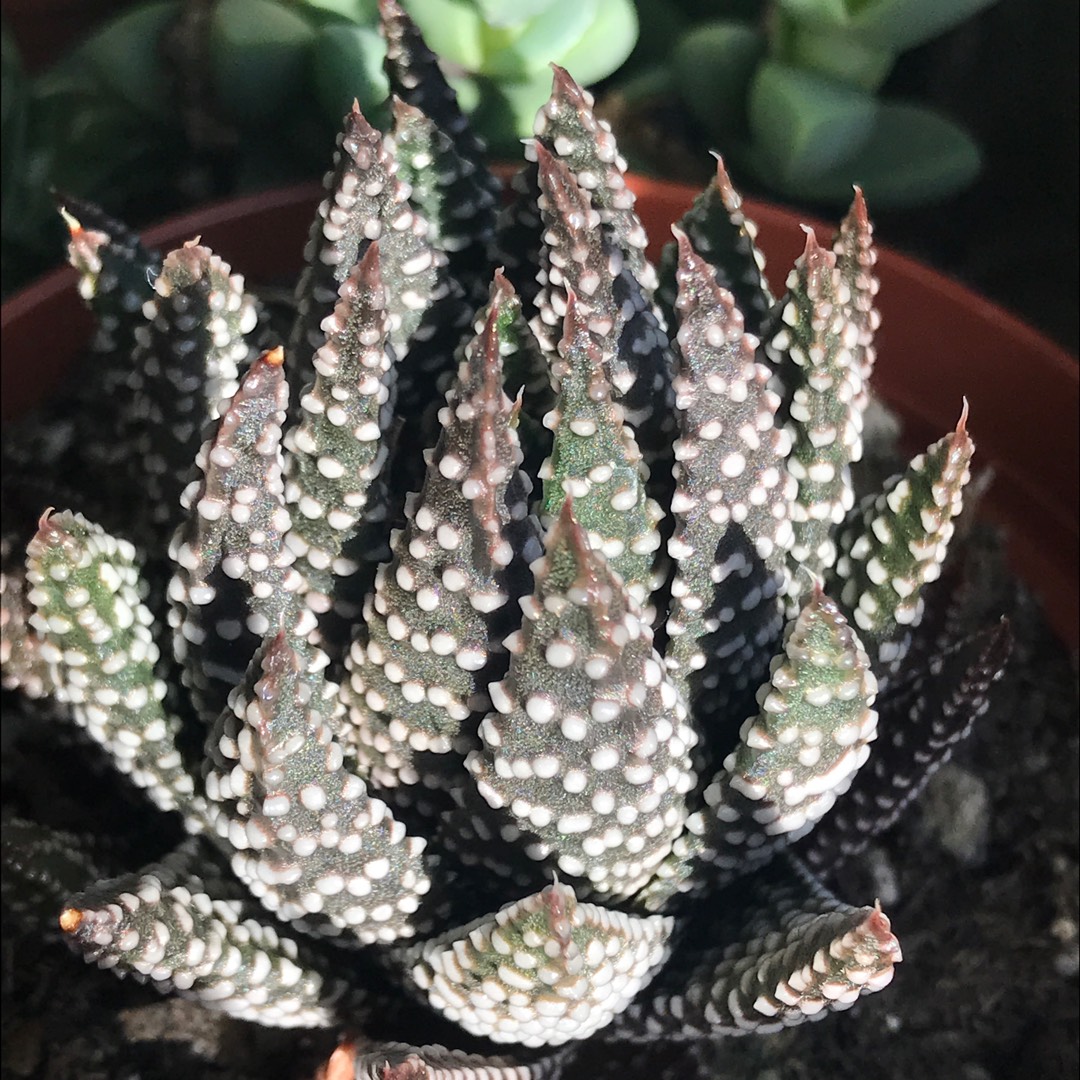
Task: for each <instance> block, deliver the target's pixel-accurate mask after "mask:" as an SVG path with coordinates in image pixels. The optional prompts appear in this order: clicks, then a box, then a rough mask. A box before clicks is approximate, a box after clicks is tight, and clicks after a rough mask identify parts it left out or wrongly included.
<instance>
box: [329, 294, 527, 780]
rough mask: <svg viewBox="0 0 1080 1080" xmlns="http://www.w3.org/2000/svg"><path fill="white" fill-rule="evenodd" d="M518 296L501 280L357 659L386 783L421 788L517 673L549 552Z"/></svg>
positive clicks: (360, 744) (357, 697)
mask: <svg viewBox="0 0 1080 1080" xmlns="http://www.w3.org/2000/svg"><path fill="white" fill-rule="evenodd" d="M515 305H516V300H515V298H514V296H513V293H512V291H509V284H508V283H507V282H506V281H505V279H500V281H499V282H498V283H497V284H496V287H495V294H494V296H493V298H492V302H491V305H490V306H489V317H488V321H487V323H486V324H485V326H484V328H483V330H482V331H481V332H480V334H479V335H478V336H477V337H476V338H474V339H473V341H472V342H471V343H470V345H469V346H468V348H467V349H466V351H465V358H464V360H463V362H462V364H461V367H460V369H459V372H458V381H457V383H456V385H455V387H454V388H453V390H452V391H451V393H450V394H449V395H448V396H447V402H446V405H445V407H444V408H443V410H442V411H441V413H440V423H441V425H442V429H443V430H442V435H441V436H440V439H439V443H438V445H437V446H436V448H435V450H434V453H433V455H432V457H431V461H430V465H429V467H428V471H427V477H426V479H425V481H424V486H423V489H422V490H421V492H420V494H419V496H418V497H417V498H415V499H414V500H413V501H412V502H411V504H410V506H409V507H407V510H406V525H405V528H404V530H402V531H401V532H400V533H399V534H398V535H397V536H396V538H395V540H394V545H393V552H394V554H393V557H392V559H391V561H390V562H389V563H388V564H386V565H384V566H382V567H380V569H379V572H378V575H377V578H376V588H375V592H374V594H373V595H371V596H369V598H368V601H367V603H366V604H365V624H366V628H365V633H364V636H363V637H362V638H358V639H357V640H356V641H355V642H354V643H353V646H352V649H351V650H350V654H349V658H348V660H347V662H346V667H347V669H348V671H349V686H348V690H347V698H348V701H349V705H350V716H351V718H352V722H353V725H354V726H355V728H356V746H357V751H358V753H359V754H360V759H361V761H365V762H366V763H367V764H368V765H369V767H373V768H375V767H377V768H378V773H377V778H378V782H379V783H380V784H383V785H390V786H394V785H397V784H400V783H406V784H413V783H415V782H416V781H417V779H418V775H417V772H416V768H415V766H414V764H413V763H412V757H413V754H414V752H415V751H431V752H434V753H438V754H446V753H448V752H449V751H450V750H451V749H452V747H453V743H454V741H455V739H456V738H457V737H458V734H459V731H460V730H461V728H462V725H463V724H464V722H465V721H466V720H467V719H468V718H469V716H470V714H471V713H472V712H473V710H474V709H475V708H478V707H479V708H483V707H485V706H484V705H483V704H479V705H478V704H477V703H478V702H482V701H485V699H484V697H483V692H484V687H485V685H486V683H487V681H488V679H490V678H491V677H492V675H493V672H495V671H498V670H499V669H500V668H503V669H504V666H505V662H506V661H505V650H504V649H503V647H502V644H501V642H502V639H503V637H504V636H505V635H506V634H507V633H508V632H509V631H510V629H512V627H511V625H510V619H511V618H512V612H513V610H514V607H515V604H516V601H517V599H518V597H520V596H522V595H524V593H525V592H526V591H527V590H528V588H529V579H528V573H527V566H528V564H529V562H531V561H532V560H533V559H535V558H536V557H537V556H538V555H539V554H540V543H539V537H538V532H537V525H536V522H535V519H533V518H531V517H530V516H529V515H528V496H529V492H530V488H531V485H530V483H529V481H528V479H527V478H526V477H525V475H524V474H523V473H522V472H521V471H520V464H521V450H520V448H519V446H518V440H517V434H516V432H515V430H514V425H513V406H512V405H511V402H510V399H509V398H508V397H507V396H506V395H505V393H504V392H503V389H502V382H503V380H502V363H501V356H500V326H501V325H502V324H503V323H504V322H505V321H506V320H507V318H508V317H510V311H509V310H508V309H510V310H512V309H513V308H514V307H515Z"/></svg>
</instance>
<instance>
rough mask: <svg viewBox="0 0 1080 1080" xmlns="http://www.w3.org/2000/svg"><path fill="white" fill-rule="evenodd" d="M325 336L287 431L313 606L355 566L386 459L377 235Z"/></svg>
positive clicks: (320, 605) (294, 506) (294, 542)
mask: <svg viewBox="0 0 1080 1080" xmlns="http://www.w3.org/2000/svg"><path fill="white" fill-rule="evenodd" d="M323 326H324V327H325V328H326V332H327V338H326V342H325V344H323V345H322V346H321V348H319V349H318V351H317V352H316V353H315V357H314V365H315V381H314V383H313V384H311V385H310V386H309V387H308V388H307V389H306V390H305V392H304V393H303V394H302V396H301V398H300V409H301V418H300V422H299V423H298V424H297V426H296V427H294V428H292V429H291V430H290V431H289V432H288V433H287V434H286V436H285V446H286V450H287V453H286V457H285V472H286V481H285V501H286V504H287V505H288V506H289V507H290V508H291V526H290V528H289V531H288V533H287V534H286V538H285V543H286V545H287V546H288V548H289V550H290V551H291V552H292V553H293V554H294V555H296V557H297V559H298V562H299V565H298V570H299V571H300V573H301V575H302V577H303V578H304V583H303V586H302V588H303V589H304V594H305V595H304V599H305V601H306V603H307V605H308V606H309V607H310V608H311V609H312V610H313V611H316V612H324V611H327V610H328V609H329V607H330V605H331V602H332V599H331V594H332V592H333V587H334V576H335V574H340V573H341V572H342V571H343V570H355V569H356V566H355V563H352V562H350V561H349V560H344V559H342V558H341V557H340V556H341V553H342V549H343V547H344V545H345V544H346V542H347V541H348V540H349V539H350V537H352V536H354V535H355V534H356V532H357V530H358V529H359V527H360V522H361V516H362V514H363V511H364V509H365V508H366V507H368V505H369V503H370V496H371V494H372V492H371V488H372V484H373V482H374V481H375V480H376V478H377V477H378V476H379V473H380V472H381V470H382V468H383V466H384V465H385V463H386V457H387V444H386V439H385V438H384V436H385V433H386V430H387V428H388V427H389V424H390V415H389V413H390V407H391V404H392V394H391V390H392V383H393V377H392V369H391V363H390V361H391V357H390V354H389V353H388V351H387V341H386V335H387V330H388V319H387V315H386V290H385V288H384V287H383V282H382V275H381V274H380V271H379V242H378V241H377V240H376V241H373V242H372V243H371V245H370V246H369V247H368V249H367V251H365V253H364V255H363V257H362V258H361V259H360V261H359V262H358V263H357V264H356V266H355V267H353V269H352V271H351V272H350V273H349V276H348V277H347V278H346V279H345V281H344V282H342V285H341V288H340V290H339V299H338V302H337V305H336V306H335V308H334V312H333V314H332V315H331V316H330V317H329V320H327V321H324V323H323Z"/></svg>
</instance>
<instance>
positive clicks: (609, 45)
mask: <svg viewBox="0 0 1080 1080" xmlns="http://www.w3.org/2000/svg"><path fill="white" fill-rule="evenodd" d="M637 35H638V21H637V12H636V11H635V10H634V5H633V3H632V2H631V0H600V5H599V7H598V9H597V12H596V16H595V18H594V20H593V24H592V27H591V28H590V30H589V32H588V33H587V34H586V35H585V37H583V38H582V39H581V41H579V42H578V43H577V45H575V46H574V47H573V48H572V49H570V50H569V51H568V52H565V53H563V55H562V59H561V60H560V61H559V63H560V64H561V65H562V66H563V67H564V68H566V70H567V71H569V72H570V74H571V75H573V76H574V78H575V79H577V81H578V82H579V83H581V85H582V86H588V85H589V84H590V83H594V82H599V81H600V80H601V79H604V78H606V77H607V76H608V75H610V74H611V73H612V72H613V71H615V69H616V68H618V66H619V65H620V64H621V63H622V62H623V61H624V60H625V59H626V58H627V57H628V56H629V55H630V53H631V52H632V51H633V49H634V42H635V41H637Z"/></svg>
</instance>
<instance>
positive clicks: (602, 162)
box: [534, 64, 656, 299]
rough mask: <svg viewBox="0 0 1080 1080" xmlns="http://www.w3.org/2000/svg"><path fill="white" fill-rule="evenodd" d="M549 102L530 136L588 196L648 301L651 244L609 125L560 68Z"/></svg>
mask: <svg viewBox="0 0 1080 1080" xmlns="http://www.w3.org/2000/svg"><path fill="white" fill-rule="evenodd" d="M551 68H552V71H553V72H554V78H553V80H552V85H551V97H550V98H548V100H547V102H545V104H544V105H543V106H541V108H540V111H539V112H538V113H537V114H536V124H535V127H534V133H535V134H536V137H537V138H538V139H540V140H541V141H542V142H543V143H544V145H545V146H546V147H547V149H548V150H550V151H551V152H552V153H553V154H555V155H556V156H557V157H559V158H561V159H562V160H563V161H564V162H565V163H566V164H567V165H569V167H570V169H571V170H572V171H573V173H574V175H575V176H576V178H577V182H578V183H579V184H580V185H581V186H582V187H583V188H584V189H585V190H586V191H588V192H589V193H590V196H591V198H592V203H593V206H594V207H595V208H596V209H597V210H598V211H599V212H600V220H601V221H602V222H603V223H604V224H605V225H606V226H608V228H609V229H610V231H611V236H612V238H613V239H614V241H615V243H616V245H618V247H619V249H620V250H621V251H622V254H623V263H624V265H625V266H627V267H628V268H629V269H630V271H631V273H633V274H634V276H635V277H636V278H637V280H638V282H639V284H640V285H641V288H642V291H643V292H644V294H645V297H646V299H648V298H650V297H651V296H652V293H653V291H654V290H655V289H656V270H655V269H654V268H653V266H652V264H651V263H650V262H649V260H648V258H647V257H646V255H645V248H646V246H647V244H648V242H649V238H648V236H647V235H646V234H645V227H644V226H643V225H642V224H641V219H640V218H639V217H638V215H637V212H636V211H635V210H634V202H635V198H634V193H633V192H632V191H631V190H630V189H629V188H628V187H627V185H626V178H625V174H626V161H625V160H624V159H623V158H622V157H621V156H620V155H619V153H618V150H617V148H616V145H615V137H614V135H612V133H611V125H610V124H608V123H607V121H605V120H599V119H597V117H596V116H595V115H594V113H593V104H594V99H593V96H592V94H590V93H589V92H588V91H587V90H584V89H582V88H581V87H580V86H579V85H578V84H577V82H576V81H575V80H574V78H573V76H572V75H571V74H570V73H569V72H568V71H566V70H565V69H564V68H561V67H559V65H558V64H552V65H551Z"/></svg>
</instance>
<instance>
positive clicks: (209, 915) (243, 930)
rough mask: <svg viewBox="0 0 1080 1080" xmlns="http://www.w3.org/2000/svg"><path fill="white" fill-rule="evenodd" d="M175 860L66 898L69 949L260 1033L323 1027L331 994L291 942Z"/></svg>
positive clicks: (329, 1018) (330, 1014) (185, 861)
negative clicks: (252, 1024)
mask: <svg viewBox="0 0 1080 1080" xmlns="http://www.w3.org/2000/svg"><path fill="white" fill-rule="evenodd" d="M182 850H183V849H181V851H182ZM184 855H185V857H184V858H182V859H174V860H166V862H165V863H163V864H161V865H158V866H152V867H148V868H147V869H145V870H143V871H141V872H139V873H134V874H126V875H124V876H122V877H119V878H113V879H111V880H108V881H103V882H101V883H99V884H97V885H94V886H92V887H91V888H89V889H87V890H86V891H85V892H81V893H78V894H76V895H74V896H70V897H69V899H68V901H67V905H66V907H65V908H64V910H63V911H62V912H61V914H60V928H61V929H62V930H63V931H64V933H65V935H66V937H67V941H68V944H69V945H70V946H71V947H72V948H73V949H74V950H75V951H76V952H78V953H80V954H81V955H82V957H83V959H85V960H86V961H87V962H88V963H96V964H97V965H98V966H99V967H103V968H112V969H113V970H114V971H116V972H118V973H119V974H123V975H130V976H132V977H133V978H134V979H136V980H138V981H139V982H147V983H150V984H151V985H153V986H154V988H155V989H157V990H159V991H161V992H162V993H165V992H168V991H170V990H171V991H175V992H176V993H178V994H179V995H180V996H181V997H189V998H194V999H195V1000H197V1001H199V1002H200V1003H201V1004H202V1005H204V1006H206V1007H207V1008H209V1009H214V1010H218V1011H221V1012H225V1013H228V1014H229V1015H230V1016H236V1017H240V1018H241V1019H245V1020H253V1021H256V1022H258V1023H260V1024H265V1025H267V1026H269V1027H327V1026H328V1025H329V1024H331V1023H332V1022H333V1019H334V1011H333V1007H332V1006H333V1002H334V1000H335V998H336V997H337V996H338V995H339V993H340V990H339V989H338V988H337V987H335V985H334V984H333V983H332V982H330V981H328V980H326V979H324V977H323V976H322V975H321V974H319V973H318V972H317V971H316V970H314V969H313V968H312V967H310V966H309V965H308V963H307V962H306V959H305V957H304V956H303V954H302V953H301V950H300V949H298V948H297V943H296V942H295V941H294V940H292V939H291V938H289V937H286V936H284V935H281V934H279V933H278V931H277V929H276V928H275V927H273V926H272V925H270V924H268V923H260V922H258V921H256V920H255V919H251V918H245V917H244V906H243V904H242V903H241V902H240V901H238V900H233V899H218V898H217V897H216V896H214V895H212V894H211V893H210V892H208V891H207V887H206V886H205V885H204V883H203V881H202V880H201V879H200V878H198V877H196V876H194V874H192V873H191V872H190V869H189V866H190V865H191V863H192V857H191V856H188V855H187V853H186V852H185V853H184Z"/></svg>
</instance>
